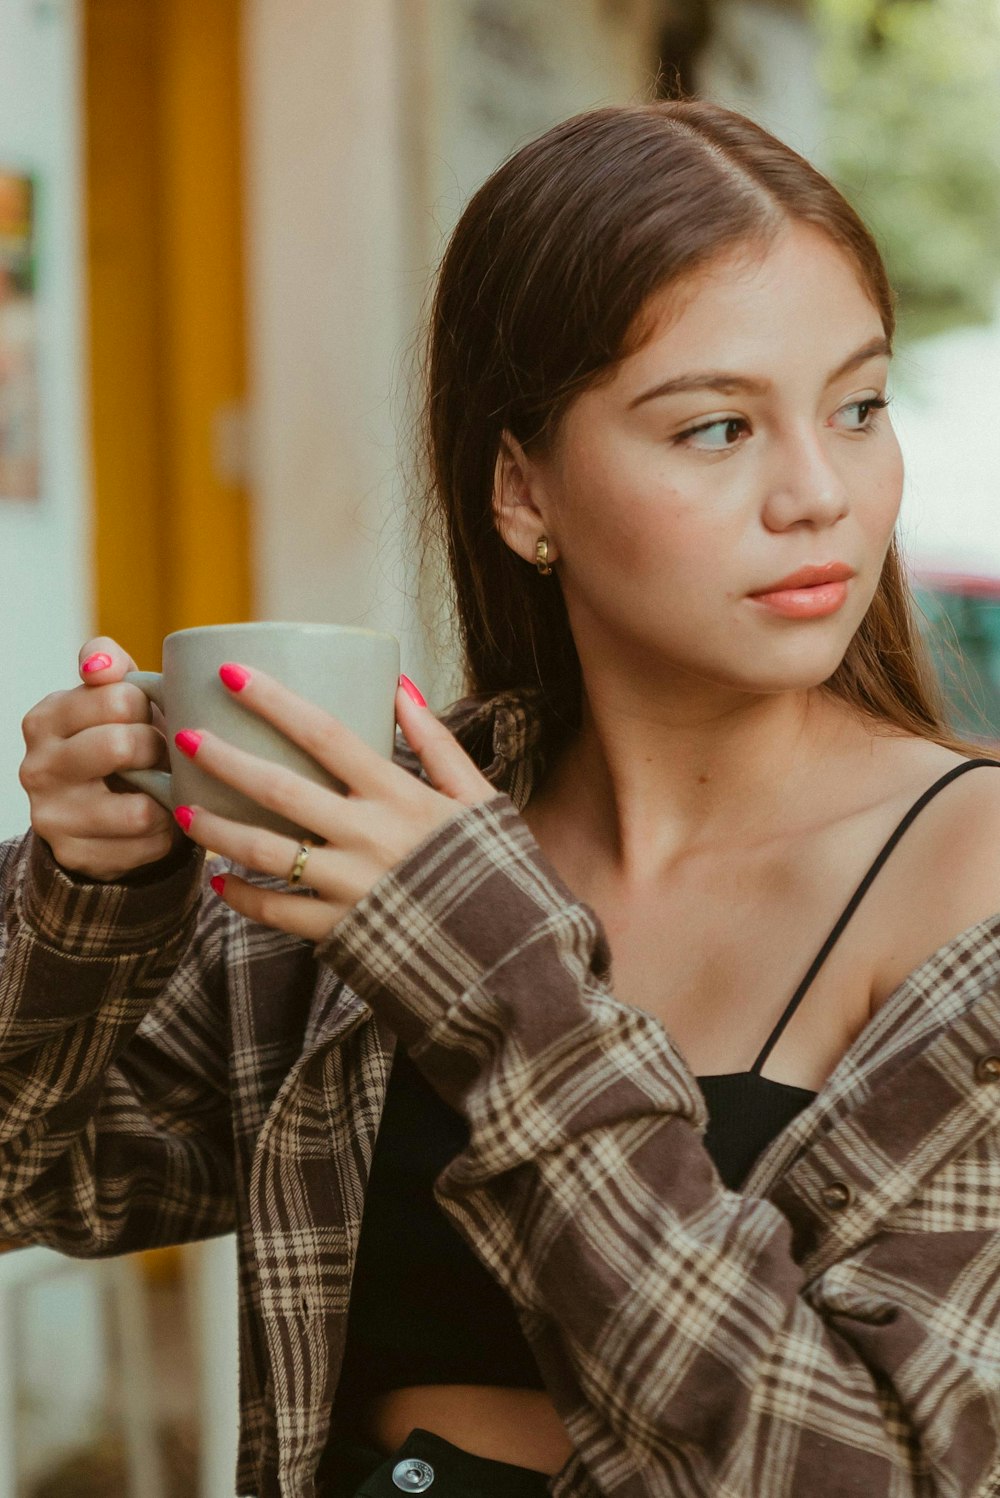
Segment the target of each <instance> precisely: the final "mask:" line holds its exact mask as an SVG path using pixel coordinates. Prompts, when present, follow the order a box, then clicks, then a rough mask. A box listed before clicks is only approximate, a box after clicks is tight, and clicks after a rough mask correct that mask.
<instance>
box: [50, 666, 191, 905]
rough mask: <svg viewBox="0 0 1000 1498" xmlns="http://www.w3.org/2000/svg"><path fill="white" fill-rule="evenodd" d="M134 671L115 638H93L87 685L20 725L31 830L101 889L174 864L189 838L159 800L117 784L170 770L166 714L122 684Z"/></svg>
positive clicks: (53, 699) (59, 695) (55, 697)
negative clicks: (174, 854) (145, 869)
mask: <svg viewBox="0 0 1000 1498" xmlns="http://www.w3.org/2000/svg"><path fill="white" fill-rule="evenodd" d="M94 656H98V657H99V658H101V659H103V660H106V661H107V664H106V665H102V664H101V660H100V659H99V660H98V662H97V663H96V669H95V667H94V665H93V664H92V665H91V669H90V670H89V671H84V669H83V666H84V663H91V662H92V660H93V657H94ZM135 669H136V667H135V664H134V662H133V661H132V660H131V659H130V657H129V656H127V655H126V654H125V651H124V650H122V648H121V646H120V645H118V644H116V643H115V641H114V640H110V639H108V638H106V637H99V638H97V639H94V640H88V641H87V643H86V645H84V647H83V649H82V650H81V651H80V677H81V680H82V682H83V685H82V686H79V687H73V688H72V690H70V691H67V692H52V693H50V695H49V696H48V697H45V698H43V700H42V701H41V702H39V703H38V704H37V706H35V707H33V708H32V709H31V711H30V712H29V713H28V714H27V716H26V717H25V719H24V722H23V723H22V725H21V730H22V733H23V734H24V742H25V744H26V746H27V753H26V754H25V756H24V759H23V761H22V762H21V770H20V781H21V784H22V785H23V787H24V789H25V790H26V791H27V793H28V799H29V801H30V802H31V825H32V827H33V828H34V829H35V831H36V832H37V833H38V834H39V835H40V836H41V837H43V838H44V839H45V841H46V842H47V843H48V844H49V847H50V848H51V849H52V852H53V854H54V856H55V858H56V860H57V861H58V862H59V863H60V864H61V865H62V866H63V868H65V869H68V870H69V871H70V872H72V873H76V874H82V875H84V876H85V877H86V878H89V879H94V880H97V881H101V882H103V881H108V880H113V879H120V878H121V877H122V876H123V875H125V874H129V873H132V872H133V871H134V870H135V869H138V868H141V867H142V866H143V865H144V864H148V863H155V862H156V861H157V860H158V859H161V858H165V857H166V856H167V854H168V853H170V852H171V850H172V849H173V848H174V847H176V846H177V844H178V842H179V841H180V840H181V839H182V837H183V834H182V833H181V831H180V828H179V827H178V826H177V823H176V822H175V821H174V818H173V817H172V816H171V815H170V813H169V812H167V811H165V810H164V809H163V807H162V806H160V805H158V804H157V802H155V801H154V800H153V799H152V797H151V796H147V795H145V794H144V793H143V792H142V791H135V790H131V789H129V788H128V787H127V786H125V783H124V782H119V785H121V786H122V789H117V788H116V787H115V784H114V781H113V777H114V776H115V775H116V774H117V773H118V772H119V771H121V770H146V769H155V768H167V764H168V761H167V744H166V737H165V735H164V733H163V720H162V717H161V715H160V713H159V710H158V709H156V708H154V707H153V706H152V705H151V704H150V702H149V701H148V699H147V698H146V696H145V694H144V693H143V692H140V690H139V688H138V687H136V686H132V685H131V684H130V683H129V682H125V681H122V677H123V676H124V675H125V673H126V671H134V670H135Z"/></svg>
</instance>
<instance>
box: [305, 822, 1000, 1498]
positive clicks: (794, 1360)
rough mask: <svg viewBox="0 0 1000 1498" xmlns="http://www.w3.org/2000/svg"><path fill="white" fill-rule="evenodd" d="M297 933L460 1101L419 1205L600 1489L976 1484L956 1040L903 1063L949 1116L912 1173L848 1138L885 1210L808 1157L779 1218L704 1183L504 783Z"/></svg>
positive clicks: (654, 1055)
mask: <svg viewBox="0 0 1000 1498" xmlns="http://www.w3.org/2000/svg"><path fill="white" fill-rule="evenodd" d="M317 955H318V956H319V957H320V958H321V960H324V961H327V962H329V963H331V964H332V965H333V966H334V967H335V969H336V971H337V972H338V973H339V975H340V976H341V977H343V978H344V979H345V981H346V982H348V983H349V984H350V985H351V987H352V988H353V989H354V990H355V991H356V992H357V993H358V994H360V996H361V997H362V998H364V999H365V1000H366V1002H368V1003H369V1004H370V1005H371V1006H372V1008H373V1009H374V1010H375V1012H376V1013H377V1015H378V1016H379V1017H380V1018H382V1019H384V1020H386V1021H387V1022H388V1023H389V1024H390V1025H391V1026H392V1027H393V1028H394V1029H395V1030H396V1032H397V1033H398V1034H399V1036H400V1038H401V1040H402V1042H403V1043H404V1044H405V1045H406V1046H407V1047H408V1049H409V1050H410V1051H411V1053H412V1055H413V1056H414V1058H415V1059H416V1060H417V1062H418V1064H419V1065H420V1066H421V1068H422V1070H423V1071H424V1073H425V1075H426V1076H427V1077H428V1079H429V1080H430V1081H431V1083H432V1084H433V1085H434V1086H435V1088H436V1089H437V1091H438V1092H439V1093H440V1094H441V1096H442V1097H443V1098H444V1099H445V1100H446V1101H447V1102H448V1103H450V1104H451V1105H452V1106H453V1107H454V1108H456V1109H458V1110H459V1111H460V1112H462V1113H463V1114H464V1116H465V1117H466V1119H467V1121H468V1124H469V1130H470V1138H469V1144H468V1147H467V1148H466V1149H465V1150H464V1151H463V1153H462V1154H460V1155H459V1156H458V1157H456V1159H454V1160H453V1161H452V1162H451V1163H450V1164H449V1166H448V1167H447V1169H446V1170H445V1171H444V1173H443V1174H442V1175H441V1176H440V1177H439V1180H438V1182H437V1196H438V1201H439V1203H440V1205H441V1206H442V1208H443V1209H444V1211H445V1212H446V1213H447V1214H448V1215H449V1217H450V1218H451V1220H452V1221H453V1222H454V1224H455V1226H456V1227H457V1228H458V1230H459V1231H460V1232H461V1233H462V1234H463V1236H464V1237H465V1238H466V1240H467V1241H468V1242H469V1244H470V1245H471V1246H472V1248H473V1249H474V1250H475V1252H476V1253H477V1254H478V1255H479V1257H480V1258H481V1259H482V1261H483V1262H484V1263H485V1264H486V1265H487V1267H488V1268H489V1269H490V1270H491V1271H492V1273H493V1274H494V1275H495V1276H496V1278H497V1279H498V1280H499V1281H500V1283H501V1284H502V1285H503V1286H504V1287H505V1289H506V1290H507V1292H508V1293H509V1294H510V1296H511V1298H512V1299H513V1301H514V1303H515V1305H516V1306H517V1307H518V1309H519V1313H520V1316H521V1321H522V1325H523V1326H524V1328H525V1331H526V1333H527V1334H528V1335H529V1337H530V1339H531V1340H532V1343H533V1346H534V1348H535V1352H536V1356H537V1358H538V1360H539V1363H540V1366H541V1368H542V1371H543V1373H544V1375H545V1377H546V1383H547V1385H548V1387H549V1391H550V1393H551V1394H552V1397H553V1400H554V1402H555V1404H556V1406H557V1408H558V1410H559V1412H560V1414H561V1416H562V1418H563V1420H564V1421H565V1423H566V1425H567V1428H568V1430H569V1433H570V1436H571V1439H572V1440H573V1441H574V1445H575V1447H576V1450H577V1452H578V1453H579V1458H580V1459H582V1461H583V1463H584V1464H585V1468H586V1471H587V1473H588V1475H589V1477H590V1478H591V1479H592V1480H593V1483H594V1485H595V1486H596V1488H597V1489H598V1490H599V1491H601V1492H604V1493H621V1494H628V1495H629V1498H632V1495H639V1494H643V1495H645V1494H657V1495H664V1498H667V1495H672V1494H676V1495H681V1494H683V1495H685V1498H696V1495H697V1498H701V1495H704V1498H709V1495H711V1498H748V1495H750V1494H760V1495H764V1494H766V1495H767V1498H834V1495H837V1498H841V1495H843V1498H846V1495H848V1494H850V1495H858V1494H864V1495H865V1498H992V1495H994V1494H996V1493H997V1492H1000V1486H998V1485H997V1480H998V1478H1000V1316H998V1309H1000V1192H998V1191H997V1182H998V1180H1000V1123H998V1115H997V1106H996V1105H997V1098H996V1096H995V1095H994V1096H993V1097H992V1098H990V1099H987V1097H986V1096H984V1094H985V1093H986V1092H987V1090H988V1089H987V1086H985V1085H980V1087H979V1093H978V1096H977V1095H976V1094H975V1093H974V1091H973V1090H971V1089H970V1088H966V1089H965V1090H963V1086H962V1084H960V1083H959V1082H958V1081H956V1080H955V1078H956V1077H958V1076H959V1074H960V1073H961V1074H963V1075H964V1073H962V1067H963V1066H964V1058H961V1057H959V1058H958V1059H957V1060H956V1059H955V1058H954V1057H952V1058H951V1060H949V1059H948V1058H949V1052H948V1049H947V1048H945V1049H944V1051H943V1052H942V1057H943V1059H942V1060H941V1061H940V1063H939V1064H938V1065H936V1066H932V1065H931V1064H930V1063H927V1068H928V1069H927V1071H926V1073H925V1075H926V1078H927V1093H926V1095H925V1096H924V1098H923V1100H922V1103H921V1104H920V1106H923V1107H924V1109H925V1113H924V1118H925V1119H926V1118H928V1117H930V1116H931V1113H930V1112H927V1111H926V1110H928V1109H929V1110H931V1112H933V1116H934V1120H935V1128H937V1129H939V1130H942V1131H945V1132H947V1131H948V1130H949V1129H950V1130H952V1141H953V1147H952V1149H951V1153H950V1154H949V1153H948V1151H947V1150H946V1149H942V1150H941V1151H940V1158H941V1164H940V1165H939V1167H938V1169H937V1170H936V1171H934V1172H932V1173H931V1175H930V1177H929V1178H928V1177H927V1167H926V1165H924V1166H923V1173H921V1154H920V1139H919V1138H917V1139H914V1138H913V1137H912V1131H911V1132H910V1133H908V1132H907V1129H906V1128H901V1129H900V1130H899V1132H898V1137H894V1138H893V1139H888V1138H878V1137H876V1136H874V1135H873V1137H871V1138H866V1137H862V1138H860V1140H859V1147H860V1148H862V1149H866V1150H869V1151H873V1150H884V1151H885V1152H886V1153H885V1157H884V1159H883V1160H882V1162H881V1164H882V1165H883V1166H884V1170H885V1173H886V1176H887V1178H888V1177H890V1176H891V1178H892V1180H893V1181H899V1180H900V1179H902V1180H903V1181H904V1183H905V1182H909V1186H908V1187H907V1188H906V1189H907V1190H908V1196H909V1199H907V1200H904V1201H902V1203H901V1204H899V1205H898V1207H897V1210H896V1211H895V1212H894V1213H889V1212H887V1211H886V1212H882V1213H880V1212H879V1210H878V1203H877V1202H875V1203H874V1204H873V1203H872V1202H868V1201H864V1202H858V1203H857V1204H855V1206H854V1207H852V1208H850V1209H849V1210H847V1211H845V1210H844V1199H843V1196H842V1195H841V1194H840V1193H839V1192H838V1191H837V1190H833V1191H830V1189H829V1188H830V1182H829V1179H827V1181H826V1182H824V1180H823V1179H822V1177H821V1176H820V1177H819V1178H818V1179H816V1180H815V1187H814V1192H813V1199H812V1200H810V1201H809V1202H807V1203H805V1205H804V1209H803V1212H802V1215H801V1217H800V1218H799V1220H795V1219H794V1217H793V1215H792V1212H791V1210H789V1211H785V1210H782V1209H781V1208H780V1207H779V1206H778V1205H776V1204H775V1202H773V1201H771V1200H769V1199H766V1198H751V1197H746V1196H743V1195H741V1194H739V1193H736V1192H733V1191H729V1190H727V1189H726V1188H725V1186H724V1185H723V1184H722V1182H721V1180H720V1178H719V1175H718V1172H717V1171H716V1169H715V1167H714V1164H713V1162H712V1160H711V1158H710V1156H709V1155H708V1153H707V1151H706V1150H705V1147H704V1143H703V1134H704V1130H705V1127H706V1124H707V1112H706V1108H705V1104H704V1100H703V1098H702V1096H701V1092H700V1089H699V1088H698V1086H697V1083H696V1081H695V1079H694V1078H693V1077H692V1076H691V1073H690V1071H689V1069H688V1068H687V1066H686V1065H685V1063H684V1062H683V1060H682V1058H681V1056H680V1054H679V1053H678V1051H677V1048H676V1047H675V1045H674V1044H673V1042H672V1041H671V1039H670V1036H669V1034H668V1033H667V1031H666V1030H665V1028H664V1027H663V1025H662V1024H661V1023H660V1022H659V1021H658V1020H657V1019H656V1018H655V1017H653V1016H652V1015H650V1014H648V1013H646V1012H645V1011H643V1010H641V1009H638V1008H636V1007H634V1006H629V1005H626V1004H623V1003H621V1002H620V1001H618V1000H616V998H615V997H614V994H613V992H612V989H611V985H610V956H609V948H608V943H607V940H606V937H605V934H604V932H603V930H602V927H601V925H600V922H599V920H598V919H597V917H596V915H595V914H594V912H593V911H592V910H591V909H590V908H589V907H587V906H586V905H585V904H583V903H581V902H580V901H578V900H577V899H576V898H575V897H574V896H573V894H572V892H571V891H570V890H569V889H568V888H567V887H566V886H565V885H564V884H563V883H562V882H561V880H560V879H559V876H558V875H557V873H556V872H555V870H554V869H553V868H552V866H551V865H550V864H549V863H548V861H547V860H546V859H545V857H544V855H543V854H542V853H541V850H540V849H539V847H538V845H537V843H535V841H534V839H533V838H532V837H531V835H530V832H529V831H528V829H527V826H526V824H525V823H524V821H523V819H522V818H521V817H520V816H519V815H518V813H517V811H516V809H515V807H514V805H513V803H512V802H511V801H510V800H509V799H508V798H507V797H506V796H504V795H497V796H495V797H492V798H490V799H489V800H487V801H485V802H482V803H479V804H478V805H476V806H473V807H470V808H466V809H463V810H462V811H461V812H460V813H459V814H458V815H457V816H456V817H455V818H454V819H453V820H452V821H450V822H449V823H447V824H446V825H445V826H444V827H442V828H440V829H438V830H437V831H436V832H435V833H434V834H432V835H431V836H430V837H429V838H428V839H427V840H425V842H424V843H423V844H421V846H420V847H419V848H418V849H416V850H415V851H414V852H413V853H412V854H411V855H409V857H408V858H407V859H406V860H404V861H403V862H402V863H401V864H400V865H398V866H397V867H396V868H395V869H393V870H391V871H390V872H389V873H387V874H386V875H384V876H383V877H382V878H381V879H380V880H379V882H378V883H377V884H376V885H375V887H374V888H373V889H372V890H371V891H370V892H369V894H368V895H367V896H366V897H365V898H364V899H363V900H362V901H361V902H359V904H358V905H357V906H355V907H354V909H353V910H352V911H351V912H350V913H349V914H348V915H347V916H346V917H345V918H344V919H343V920H342V921H341V922H339V923H338V925H337V926H336V927H335V928H334V930H333V931H332V932H331V934H330V935H329V937H328V938H327V939H326V941H325V942H324V943H322V944H320V946H319V948H318V949H317ZM992 1003H993V1019H994V1022H997V1021H1000V1002H998V1001H997V998H996V995H995V994H994V996H993V999H992ZM988 1033H989V1032H988V1029H987V1028H984V1030H983V1038H984V1040H985V1039H986V1038H987V1036H988ZM996 1033H997V1030H996V1028H995V1024H994V1030H993V1035H994V1041H995V1036H996ZM952 1066H954V1068H955V1070H954V1073H953V1072H952V1071H951V1070H949V1068H951V1067H952ZM988 1075H989V1074H988V1073H985V1072H984V1074H983V1083H986V1082H987V1077H988ZM974 1085H975V1084H972V1088H974ZM949 1089H951V1090H949ZM990 1103H991V1104H992V1106H989V1104H990ZM914 1109H915V1112H916V1113H919V1111H920V1109H919V1106H917V1103H916V1100H915V1101H914ZM963 1109H964V1112H963V1111H962V1110H963ZM862 1127H863V1124H862V1122H861V1121H860V1120H859V1122H858V1123H857V1129H859V1130H860V1129H862ZM940 1137H942V1138H943V1137H944V1136H943V1135H942V1136H940ZM958 1141H961V1146H960V1147H959V1144H958ZM893 1150H895V1151H896V1152H897V1158H892V1152H893ZM907 1172H909V1174H907ZM836 1184H837V1185H839V1186H841V1187H842V1186H843V1182H842V1181H841V1182H839V1183H836ZM847 1194H848V1199H849V1198H850V1191H848V1193H847ZM790 1201H791V1198H789V1202H790ZM807 1264H808V1265H809V1266H810V1267H808V1268H807V1267H806V1265H807ZM817 1266H819V1267H817ZM554 1491H555V1492H558V1491H559V1489H558V1486H557V1487H556V1488H554ZM567 1491H568V1490H567Z"/></svg>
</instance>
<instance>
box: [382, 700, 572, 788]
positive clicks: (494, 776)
mask: <svg viewBox="0 0 1000 1498" xmlns="http://www.w3.org/2000/svg"><path fill="white" fill-rule="evenodd" d="M542 703H543V693H542V689H541V687H531V686H526V687H507V688H505V689H504V690H503V691H501V692H480V693H474V694H473V695H471V696H468V697H462V698H460V699H459V700H458V701H457V702H453V703H452V704H451V706H450V707H448V708H445V710H444V711H443V712H441V713H439V714H438V717H439V718H440V720H441V722H442V723H443V724H444V725H445V727H446V728H447V729H448V730H449V732H451V733H453V734H454V736H455V738H456V739H457V740H458V742H459V743H460V744H461V746H462V748H463V749H464V750H465V752H466V754H468V756H469V758H470V759H471V760H472V761H473V763H474V764H475V765H476V766H477V767H478V769H479V770H480V771H481V773H482V774H483V775H484V776H485V778H486V779H487V780H488V781H489V782H490V784H491V785H493V786H495V787H496V789H497V790H498V791H502V792H503V793H504V794H505V795H508V796H509V797H510V799H511V800H512V801H513V803H514V805H515V806H516V807H517V809H518V811H521V810H522V809H523V808H524V806H525V805H526V804H527V802H528V799H529V797H530V795H531V791H532V788H533V786H534V785H535V784H536V783H537V781H538V778H539V776H540V775H541V772H542V770H543V768H544V765H545V753H544V742H543V719H542V711H541V708H542ZM394 758H395V761H396V763H397V764H402V765H404V766H405V767H406V768H407V769H410V770H414V771H417V772H419V769H420V765H419V761H418V760H417V758H416V756H415V755H414V753H413V751H412V749H410V748H409V747H408V746H407V745H406V742H405V740H403V739H402V737H401V735H397V744H396V751H395V755H394Z"/></svg>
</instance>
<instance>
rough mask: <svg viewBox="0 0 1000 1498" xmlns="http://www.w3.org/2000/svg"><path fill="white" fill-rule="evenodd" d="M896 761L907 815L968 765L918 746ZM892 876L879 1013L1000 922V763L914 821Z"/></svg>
mask: <svg viewBox="0 0 1000 1498" xmlns="http://www.w3.org/2000/svg"><path fill="white" fill-rule="evenodd" d="M988 757H989V756H985V755H984V758H988ZM897 759H898V766H897V767H898V771H899V778H898V784H899V785H900V787H903V788H905V789H904V790H903V793H902V795H901V796H900V798H899V807H900V808H901V809H902V810H903V811H905V809H906V807H907V806H910V805H913V804H915V803H916V802H917V801H918V800H919V798H920V796H921V795H922V793H923V791H925V790H928V789H930V787H931V786H932V785H934V783H935V782H936V781H937V780H938V779H939V778H940V777H942V776H944V775H946V774H947V773H948V771H949V770H951V769H954V768H957V767H958V766H960V765H963V764H965V763H966V762H967V761H966V758H965V756H963V755H960V754H957V753H955V752H954V751H952V750H950V749H944V748H942V747H941V746H940V745H937V744H932V743H928V742H923V743H922V742H921V741H919V740H912V739H911V740H900V741H899V746H898V750H897ZM886 871H887V873H888V874H889V877H888V879H887V880H886V885H885V888H884V891H883V896H884V898H885V900H886V902H887V904H888V905H889V907H890V910H889V911H888V912H887V913H888V914H890V916H891V918H890V920H889V921H888V922H887V925H886V930H887V932H891V936H890V937H887V941H886V949H885V950H884V951H883V952H882V953H881V955H880V962H879V965H878V970H877V972H876V973H875V975H874V978H873V982H872V1012H873V1013H874V1012H875V1010H876V1009H877V1008H878V1007H879V1005H880V1004H881V1003H883V1002H884V1001H885V999H886V998H888V996H889V995H890V994H891V993H893V992H894V991H895V989H896V988H897V987H898V985H899V984H900V983H901V982H902V981H903V979H904V978H905V977H906V976H907V975H908V974H909V973H911V972H913V971H914V970H915V969H916V968H917V967H919V966H920V965H921V964H922V963H923V962H925V961H926V960H927V958H928V957H930V956H932V955H933V954H934V953H935V952H937V951H938V950H939V949H940V948H941V947H943V946H945V945H946V944H947V943H948V942H950V941H952V940H954V938H955V937H956V936H960V935H961V934H962V933H963V932H964V931H968V930H969V929H970V927H972V926H976V925H978V924H979V923H980V922H981V921H984V920H986V919H987V917H989V916H993V915H1000V763H998V764H997V766H996V767H995V768H994V766H993V765H992V764H990V765H981V766H975V767H973V768H972V769H969V770H967V771H964V772H963V773H962V774H960V775H957V776H955V777H954V778H953V779H952V780H950V781H949V782H948V783H947V784H946V785H944V786H943V787H942V788H941V789H940V790H939V791H938V792H937V794H936V795H935V796H934V797H933V798H932V799H931V800H930V802H929V803H927V804H926V805H925V806H924V808H923V809H922V810H921V812H920V814H919V815H918V816H917V817H916V819H915V820H914V821H913V823H912V824H911V826H910V827H909V829H908V830H907V833H906V836H905V837H904V838H903V839H902V840H901V842H900V843H899V845H898V848H897V849H896V850H895V851H894V853H893V856H892V858H891V859H890V861H889V864H888V865H887V866H886Z"/></svg>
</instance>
